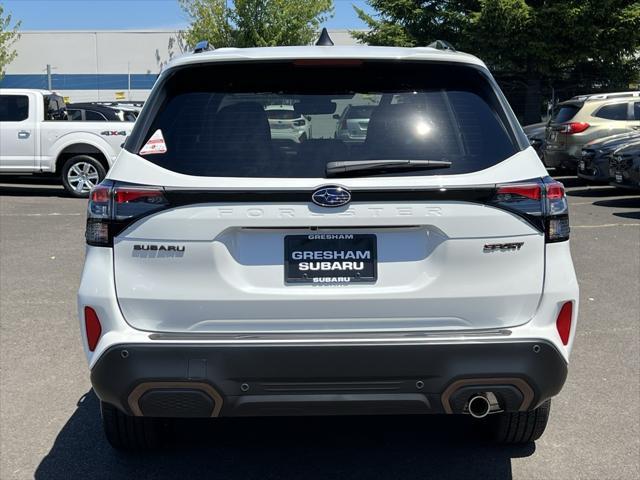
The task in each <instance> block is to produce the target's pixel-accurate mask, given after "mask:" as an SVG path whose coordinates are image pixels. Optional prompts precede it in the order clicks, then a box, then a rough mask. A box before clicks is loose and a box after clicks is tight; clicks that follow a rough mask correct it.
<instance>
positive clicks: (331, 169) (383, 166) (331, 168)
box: [327, 160, 451, 176]
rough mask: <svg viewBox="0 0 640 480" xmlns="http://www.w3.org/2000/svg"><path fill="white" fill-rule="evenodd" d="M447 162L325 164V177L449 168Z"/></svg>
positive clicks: (387, 161)
mask: <svg viewBox="0 0 640 480" xmlns="http://www.w3.org/2000/svg"><path fill="white" fill-rule="evenodd" d="M450 166H451V162H449V161H447V160H359V161H355V162H329V163H327V176H334V175H341V174H345V173H352V172H353V173H364V174H366V173H367V172H381V171H387V170H422V169H430V168H449V167H450Z"/></svg>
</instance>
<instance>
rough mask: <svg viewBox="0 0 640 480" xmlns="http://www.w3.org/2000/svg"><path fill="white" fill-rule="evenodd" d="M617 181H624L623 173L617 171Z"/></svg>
mask: <svg viewBox="0 0 640 480" xmlns="http://www.w3.org/2000/svg"><path fill="white" fill-rule="evenodd" d="M616 182H618V183H622V173H621V172H616Z"/></svg>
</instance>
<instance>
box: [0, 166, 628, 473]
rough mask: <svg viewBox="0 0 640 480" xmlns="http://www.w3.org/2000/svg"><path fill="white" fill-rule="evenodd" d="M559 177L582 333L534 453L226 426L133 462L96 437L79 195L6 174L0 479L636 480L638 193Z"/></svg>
mask: <svg viewBox="0 0 640 480" xmlns="http://www.w3.org/2000/svg"><path fill="white" fill-rule="evenodd" d="M560 180H561V181H563V182H564V183H565V185H566V186H567V187H568V192H569V196H570V205H571V223H572V240H571V241H572V252H573V258H574V262H575V266H576V270H577V273H578V279H579V282H580V287H581V295H580V296H581V305H580V319H579V327H578V328H579V330H578V334H577V341H576V346H575V349H574V352H573V356H572V359H571V360H572V362H571V365H570V369H569V378H568V381H567V384H566V386H565V388H564V390H563V392H562V393H561V394H560V396H559V397H557V398H556V399H555V400H554V402H553V405H552V417H551V421H550V426H549V428H548V429H547V432H546V433H545V435H544V436H543V437H542V439H541V440H539V441H538V442H536V444H535V445H534V444H530V445H526V446H524V447H508V448H505V447H499V446H494V445H490V444H487V443H484V442H483V441H482V439H480V438H478V436H477V435H476V433H475V431H474V423H473V422H470V421H468V420H470V419H466V418H451V417H448V418H446V417H445V418H441V417H426V418H420V417H378V418H368V417H346V418H344V417H336V418H315V419H300V418H294V419H284V420H280V419H258V420H251V419H241V420H235V419H231V420H218V421H215V422H212V423H205V424H202V423H198V424H194V423H185V424H181V425H180V428H179V429H178V431H177V432H176V439H175V442H174V444H172V446H171V448H170V449H169V450H166V451H162V452H157V453H144V454H138V455H133V454H120V453H117V452H115V451H113V450H111V448H110V447H109V446H108V445H107V443H106V440H105V439H104V437H103V434H102V430H101V426H100V419H99V413H98V401H97V398H96V397H95V395H93V394H92V392H91V388H90V384H89V375H88V371H87V367H86V364H85V359H84V356H83V353H82V349H81V345H80V340H79V327H78V323H77V319H76V306H75V294H76V289H77V286H78V282H79V277H80V272H81V268H82V261H83V254H84V239H83V234H84V210H85V201H84V200H75V199H71V198H67V197H65V196H64V192H63V190H62V188H61V187H58V186H57V185H56V182H55V181H51V180H34V179H26V180H25V179H14V178H7V177H0V301H1V303H0V478H2V479H3V480H9V479H26V478H33V477H35V478H38V479H47V480H48V479H69V478H95V479H102V478H105V479H106V478H109V479H118V478H136V477H138V478H220V479H222V478H224V479H268V478H300V479H313V478H331V479H335V478H345V479H374V478H376V479H377V478H379V479H392V478H394V479H395V478H397V479H414V478H416V479H417V478H421V479H424V478H429V479H434V478H448V479H451V478H483V479H494V478H495V479H509V478H516V479H537V478H540V479H556V478H558V479H632V478H640V195H637V194H635V195H634V194H632V193H630V192H626V191H621V190H616V189H614V188H612V187H608V186H587V185H585V184H584V183H582V182H580V181H578V180H576V179H575V178H571V177H566V178H560Z"/></svg>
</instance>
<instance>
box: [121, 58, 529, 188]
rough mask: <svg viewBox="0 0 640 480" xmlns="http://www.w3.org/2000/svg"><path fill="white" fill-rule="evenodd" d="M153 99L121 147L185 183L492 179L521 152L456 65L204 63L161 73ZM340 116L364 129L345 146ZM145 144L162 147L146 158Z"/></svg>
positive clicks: (474, 72) (498, 113) (495, 106)
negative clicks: (211, 179) (440, 164)
mask: <svg viewBox="0 0 640 480" xmlns="http://www.w3.org/2000/svg"><path fill="white" fill-rule="evenodd" d="M329 63H330V62H329ZM154 95H157V98H158V99H160V101H158V100H154V107H155V108H153V109H148V110H147V111H145V112H144V113H143V114H142V115H143V116H145V118H144V119H143V118H142V117H141V118H140V119H139V120H138V122H137V125H136V128H135V130H134V133H133V134H132V136H131V137H130V138H129V140H128V141H127V144H126V146H125V148H127V149H128V150H129V151H131V152H133V153H137V154H140V155H141V156H143V157H144V158H145V159H147V160H148V161H150V162H153V163H155V164H157V165H159V166H161V167H163V168H166V169H169V170H172V171H175V172H179V173H183V174H188V175H198V176H224V177H309V178H322V177H325V176H326V165H327V163H329V162H335V161H362V160H388V159H395V160H405V159H407V160H432V161H435V160H441V161H447V162H451V166H450V167H447V168H440V169H437V168H436V169H429V170H416V171H404V170H403V171H387V172H385V171H382V172H380V171H372V172H371V173H370V175H372V176H373V175H376V176H378V175H387V176H392V175H444V174H446V175H450V174H456V173H467V172H472V171H477V170H482V169H485V168H488V167H490V166H492V165H495V164H496V163H499V162H501V161H503V160H505V159H506V158H508V157H510V156H512V155H513V154H514V153H516V152H517V151H518V150H520V147H519V146H518V143H517V140H516V137H515V134H514V131H513V129H512V128H511V127H510V123H509V121H508V119H507V113H506V112H505V111H504V109H503V108H502V105H501V103H500V102H499V100H498V98H497V95H496V92H495V90H494V89H493V87H492V85H491V83H490V82H489V80H487V78H486V77H485V76H484V74H482V73H481V72H480V71H479V70H478V69H476V68H473V67H469V66H463V65H459V66H457V65H443V64H436V63H426V62H382V61H376V62H362V61H353V62H336V65H331V64H329V65H327V63H326V62H318V63H317V64H316V63H314V62H313V61H311V62H309V61H304V62H303V61H299V62H272V63H269V64H268V65H265V64H262V63H249V62H247V63H228V64H203V65H201V66H190V67H188V68H182V69H176V70H175V71H173V72H169V73H168V74H166V75H165V76H163V78H162V79H161V80H160V82H159V85H158V87H157V88H156V90H155V92H154ZM273 105H290V106H292V109H288V108H287V109H278V108H275V109H274V108H270V106H273ZM347 108H348V109H349V111H348V116H349V117H354V118H355V117H358V118H369V119H370V120H369V123H368V127H362V126H361V125H358V124H357V123H356V124H355V126H354V128H361V129H362V130H361V131H362V133H361V134H360V135H358V132H355V133H354V137H353V138H351V139H350V141H343V139H342V138H341V137H340V136H339V135H338V132H339V131H340V128H341V127H340V124H341V120H340V118H341V116H342V114H343V112H344V111H345V109H347ZM351 111H353V112H354V113H353V114H351ZM275 118H279V119H282V118H285V119H300V121H299V122H296V123H295V128H281V127H282V125H280V124H278V123H275V122H269V119H275ZM305 119H306V121H305ZM152 137H153V138H154V139H153V140H151V143H154V142H157V141H158V138H162V139H163V140H164V146H165V148H162V149H154V148H144V147H145V145H146V144H147V142H149V140H150V139H151V138H152ZM141 151H142V153H141Z"/></svg>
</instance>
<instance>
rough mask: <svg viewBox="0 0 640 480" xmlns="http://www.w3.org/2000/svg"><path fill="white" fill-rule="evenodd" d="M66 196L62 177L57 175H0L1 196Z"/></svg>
mask: <svg viewBox="0 0 640 480" xmlns="http://www.w3.org/2000/svg"><path fill="white" fill-rule="evenodd" d="M1 196H7V197H66V198H71V197H70V195H67V193H66V192H65V190H64V188H63V187H62V184H61V183H60V179H59V178H57V177H55V176H46V177H35V176H24V175H22V176H16V175H0V197H1Z"/></svg>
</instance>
